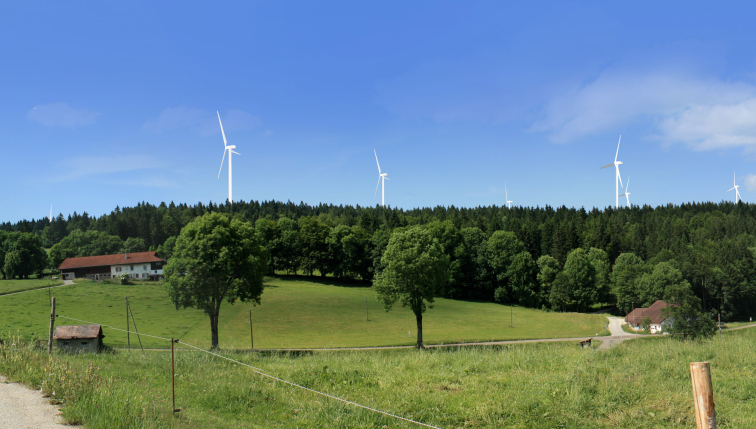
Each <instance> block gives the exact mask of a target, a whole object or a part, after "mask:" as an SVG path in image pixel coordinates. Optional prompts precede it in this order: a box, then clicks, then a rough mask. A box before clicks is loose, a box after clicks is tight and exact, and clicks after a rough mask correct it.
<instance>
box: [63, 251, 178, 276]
mask: <svg viewBox="0 0 756 429" xmlns="http://www.w3.org/2000/svg"><path fill="white" fill-rule="evenodd" d="M165 264H166V260H165V259H163V258H161V257H159V256H157V252H137V253H119V254H117V255H102V256H83V257H79V258H66V260H64V261H63V263H62V264H60V266H59V267H58V270H60V276H61V278H62V279H63V280H73V279H90V280H107V279H111V278H114V277H116V276H119V275H121V274H124V273H125V274H129V276H130V277H131V278H133V279H140V280H141V279H144V280H147V279H150V280H160V279H162V278H163V267H164V266H165Z"/></svg>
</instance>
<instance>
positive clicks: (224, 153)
mask: <svg viewBox="0 0 756 429" xmlns="http://www.w3.org/2000/svg"><path fill="white" fill-rule="evenodd" d="M229 156H230V155H229ZM225 160H226V151H225V150H224V151H223V159H221V167H220V170H218V178H219V179H220V174H221V171H223V161H225Z"/></svg>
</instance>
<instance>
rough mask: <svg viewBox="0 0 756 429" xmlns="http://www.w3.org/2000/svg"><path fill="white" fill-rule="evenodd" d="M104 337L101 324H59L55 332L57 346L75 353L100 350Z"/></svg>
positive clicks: (54, 337) (54, 338)
mask: <svg viewBox="0 0 756 429" xmlns="http://www.w3.org/2000/svg"><path fill="white" fill-rule="evenodd" d="M104 337H105V335H103V334H102V327H101V326H100V325H70V326H57V327H55V332H54V333H53V340H55V346H56V347H58V348H59V349H61V350H65V351H67V352H74V353H77V352H83V353H84V352H88V353H96V352H99V351H100V349H101V348H102V339H103V338H104Z"/></svg>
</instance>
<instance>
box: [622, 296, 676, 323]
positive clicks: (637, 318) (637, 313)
mask: <svg viewBox="0 0 756 429" xmlns="http://www.w3.org/2000/svg"><path fill="white" fill-rule="evenodd" d="M666 307H667V303H666V302H664V301H662V300H658V301H656V302H655V303H653V304H651V306H650V307H648V308H636V309H635V310H633V311H631V312H630V314H628V315H627V316H625V322H627V323H635V324H637V325H640V324H642V323H643V319H644V318H646V317H648V318H649V319H651V324H653V325H658V324H660V323H661V322H663V321H664V319H666V316H663V315H662V314H661V311H662V309H663V308H666Z"/></svg>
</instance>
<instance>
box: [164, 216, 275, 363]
mask: <svg viewBox="0 0 756 429" xmlns="http://www.w3.org/2000/svg"><path fill="white" fill-rule="evenodd" d="M267 262H268V255H267V252H266V250H265V248H264V247H263V246H262V243H261V240H260V237H259V236H258V233H257V231H256V230H255V229H254V228H253V227H252V224H251V223H249V222H246V221H242V220H239V219H229V218H228V217H227V216H226V215H224V214H221V213H208V214H205V215H204V216H201V217H198V218H197V219H195V220H194V221H192V222H191V223H189V224H188V225H186V226H185V227H184V229H182V230H181V234H180V235H179V237H178V239H177V240H176V247H175V249H174V251H173V257H172V258H171V259H170V260H169V261H168V264H167V265H166V267H165V270H164V271H163V275H164V276H165V282H166V284H167V287H168V294H169V296H170V297H171V300H172V301H173V303H174V304H175V305H176V308H187V307H194V308H198V309H201V310H203V311H204V312H205V314H207V315H208V316H209V317H210V331H211V335H212V347H213V348H217V347H218V317H219V315H220V307H221V303H222V302H223V300H224V299H225V300H226V301H227V302H229V303H231V304H233V303H234V302H236V300H240V301H242V302H247V301H252V302H254V303H256V304H259V303H260V296H261V295H262V292H263V276H264V275H265V273H266V272H267Z"/></svg>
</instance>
